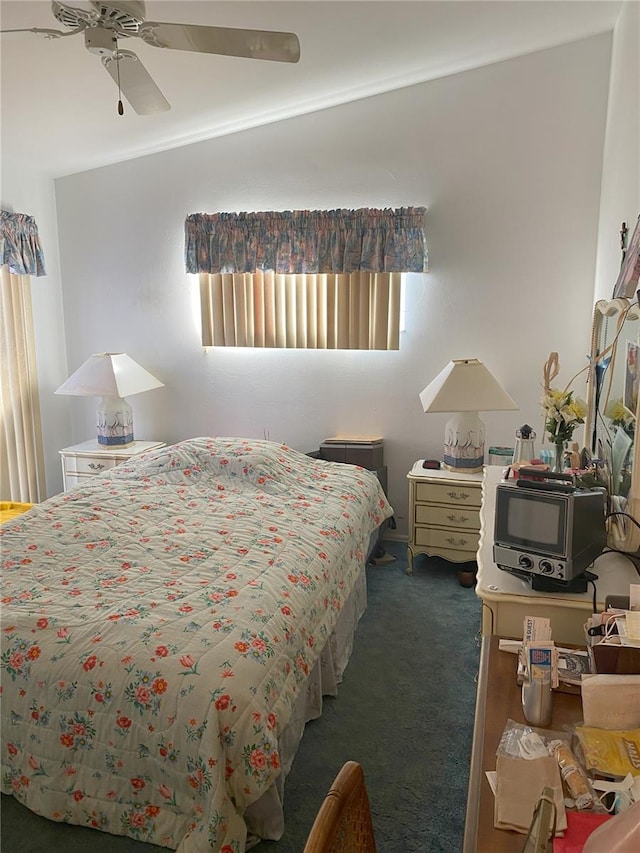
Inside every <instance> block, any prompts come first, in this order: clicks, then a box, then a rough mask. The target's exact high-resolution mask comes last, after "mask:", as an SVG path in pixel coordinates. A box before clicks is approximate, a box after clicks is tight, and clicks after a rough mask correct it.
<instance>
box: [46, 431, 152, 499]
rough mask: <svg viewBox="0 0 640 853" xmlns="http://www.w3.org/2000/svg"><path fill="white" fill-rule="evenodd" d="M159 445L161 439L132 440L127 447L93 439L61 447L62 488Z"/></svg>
mask: <svg viewBox="0 0 640 853" xmlns="http://www.w3.org/2000/svg"><path fill="white" fill-rule="evenodd" d="M159 447H164V442H163V441H134V442H133V444H130V445H129V446H128V447H104V446H103V445H101V444H98V442H97V441H96V440H95V439H93V440H91V441H83V442H82V443H81V444H74V445H72V446H71V447H63V448H62V450H59V451H58V452H59V453H60V456H61V457H62V483H63V487H64V490H65V492H67V491H68V490H69V489H72V488H73V487H74V486H77V485H78V483H81V482H82V481H83V480H86V479H87V478H88V477H95V475H96V474H101V473H102V472H103V471H106V470H108V469H109V468H115V466H116V465H119V464H120V463H121V462H125V461H126V460H127V459H131V457H132V456H139V455H140V454H141V453H147V451H149V450H157V449H158V448H159Z"/></svg>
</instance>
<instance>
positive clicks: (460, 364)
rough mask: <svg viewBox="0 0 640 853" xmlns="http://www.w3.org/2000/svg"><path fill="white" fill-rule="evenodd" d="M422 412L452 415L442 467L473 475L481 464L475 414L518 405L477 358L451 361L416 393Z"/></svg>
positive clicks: (481, 439)
mask: <svg viewBox="0 0 640 853" xmlns="http://www.w3.org/2000/svg"><path fill="white" fill-rule="evenodd" d="M420 402H421V403H422V408H423V410H424V411H425V412H455V414H454V416H453V417H452V418H451V419H450V420H449V421H447V424H446V427H445V440H444V467H445V468H447V469H448V470H449V471H460V472H461V473H465V474H476V473H478V472H480V471H482V466H483V463H484V424H483V423H482V421H481V420H480V417H479V415H478V412H496V411H516V410H517V409H518V406H517V405H516V403H515V402H514V401H513V400H512V399H511V397H510V396H509V395H508V394H507V392H506V391H505V390H504V389H503V388H502V386H501V385H500V383H499V382H498V380H497V379H496V378H495V376H494V375H493V374H492V373H491V371H490V370H488V368H486V367H485V366H484V364H483V363H482V362H481V361H479V360H478V359H477V358H465V359H455V360H453V361H450V362H449V364H447V366H446V367H445V368H444V369H443V370H441V371H440V373H439V374H438V375H437V376H436V377H435V379H433V380H432V381H431V382H430V383H429V384H428V385H427V387H426V388H425V389H424V391H421V392H420Z"/></svg>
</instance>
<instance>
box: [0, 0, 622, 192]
mask: <svg viewBox="0 0 640 853" xmlns="http://www.w3.org/2000/svg"><path fill="white" fill-rule="evenodd" d="M113 4H114V5H117V0H113ZM67 5H70V6H73V5H74V0H68V3H67ZM76 5H78V6H81V5H82V3H81V2H76ZM620 7H621V3H619V2H610V0H604V2H597V1H596V0H566V2H565V0H547V2H545V0H533V2H528V0H521V1H520V0H515V2H512V0H496V2H487V0H459V1H458V0H445V2H436V0H428V1H427V2H424V1H423V0H409V2H401V0H395V1H394V2H385V0H354V2H342V0H323V1H322V2H317V0H290V2H271V0H247V2H245V1H244V0H235V2H206V0H196V2H193V0H148V2H147V3H146V10H147V14H146V17H147V19H148V20H154V21H165V22H172V23H191V24H206V25H214V26H225V27H248V28H251V29H268V30H284V31H293V32H295V33H296V34H297V35H298V37H299V39H300V47H301V58H300V62H299V63H297V64H290V63H281V62H266V61H258V60H251V59H239V58H236V57H223V56H212V55H207V54H201V53H190V52H185V51H176V50H161V49H158V48H155V47H151V46H150V45H147V44H145V43H144V42H143V41H142V40H140V39H137V38H131V39H127V41H126V48H127V49H130V50H134V51H135V52H136V53H137V54H138V56H139V57H140V59H141V60H142V62H143V64H144V65H145V67H146V68H147V70H148V71H149V73H150V74H151V75H152V77H153V78H154V80H155V81H156V83H157V84H158V86H159V87H160V89H161V90H162V92H163V93H164V95H165V97H166V98H167V99H168V101H169V103H170V104H171V110H170V111H168V112H165V113H159V114H156V115H151V116H139V115H137V114H136V113H135V112H134V111H133V109H131V108H130V107H129V106H128V104H127V103H126V102H125V114H124V116H119V115H118V114H117V111H116V104H117V89H116V87H115V85H114V83H113V81H112V80H111V78H110V77H109V75H108V73H107V72H106V71H105V69H104V68H103V67H102V65H101V62H100V59H99V57H97V56H94V55H91V54H90V53H88V52H87V51H86V49H85V47H84V40H83V37H82V35H81V34H79V35H74V36H69V37H66V38H58V39H46V38H44V36H42V35H36V34H33V33H29V32H26V33H6V34H3V35H2V36H0V48H1V53H0V71H1V75H2V76H1V90H0V92H1V104H0V107H1V118H2V128H1V141H2V154H3V156H5V155H6V156H7V157H10V158H11V160H13V161H15V162H17V163H20V164H24V165H25V166H26V167H28V168H37V169H38V170H41V171H42V172H45V173H48V174H51V175H52V176H54V177H59V176H62V175H66V174H71V173H74V172H80V171H84V170H86V169H91V168H95V167H98V166H102V165H106V164H109V163H113V162H117V161H120V160H126V159H130V158H132V157H137V156H141V155H144V154H148V153H151V152H154V151H161V150H164V149H167V148H172V147H175V146H177V145H183V144H185V143H189V142H196V141H199V140H202V139H207V138H210V137H214V136H219V135H222V134H227V133H232V132H234V131H237V130H240V129H243V128H248V127H253V126H256V125H259V124H264V123H268V122H271V121H275V120H278V119H281V118H285V117H288V116H294V115H299V114H302V113H307V112H311V111H314V110H318V109H322V108H324V107H329V106H333V105H335V104H339V103H344V102H346V101H350V100H353V99H356V98H361V97H366V96H367V95H372V94H377V93H380V92H383V91H387V90H390V89H394V88H398V87H401V86H405V85H410V84H412V83H418V82H421V81H425V80H430V79H434V78H436V77H440V76H443V75H447V74H452V73H455V72H458V71H464V70H468V69H469V68H473V67H477V66H480V65H486V64H488V63H491V62H495V61H498V60H502V59H510V58H512V57H514V56H517V55H520V54H523V53H527V52H530V51H534V50H539V49H542V48H545V47H552V46H555V45H558V44H562V43H565V42H569V41H574V40H577V39H581V38H585V37H587V36H590V35H594V34H596V33H601V32H603V31H607V30H612V29H613V26H614V24H615V21H616V18H617V15H618V13H619V10H620ZM20 27H49V28H53V29H64V27H63V26H62V25H60V24H59V23H58V22H57V21H56V20H55V18H54V17H53V14H52V13H51V7H50V3H49V2H45V0H0V28H1V29H13V28H20Z"/></svg>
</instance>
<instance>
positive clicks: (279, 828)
mask: <svg viewBox="0 0 640 853" xmlns="http://www.w3.org/2000/svg"><path fill="white" fill-rule="evenodd" d="M366 606H367V578H366V571H365V566H364V565H363V567H362V571H361V572H360V574H359V576H358V580H357V581H356V585H355V587H354V590H353V592H352V593H351V595H350V596H349V598H348V599H347V602H346V603H345V606H344V608H343V609H342V612H341V613H340V616H339V617H338V621H337V623H336V627H335V628H334V630H333V633H332V634H331V637H330V638H329V639H328V640H327V642H326V644H325V647H324V649H323V650H322V654H321V655H320V657H319V658H318V660H317V661H316V663H315V666H314V667H313V670H312V671H311V674H310V675H309V678H308V680H307V686H306V689H305V690H303V691H301V693H300V696H299V697H298V700H297V701H296V703H295V705H294V707H293V713H292V716H291V720H290V721H289V724H288V725H287V727H286V729H285V730H284V731H283V732H282V734H281V736H280V739H279V752H280V760H281V766H282V773H281V774H280V776H279V777H278V779H277V780H276V782H275V783H274V785H272V787H271V788H269V790H268V791H265V793H264V794H263V795H262V796H261V797H260V799H259V800H257V801H256V802H255V803H252V804H251V806H249V808H248V809H247V811H246V812H245V815H244V818H245V821H246V824H247V846H246V849H247V850H248V849H249V848H250V847H253V846H255V845H256V844H258V843H259V842H260V841H263V840H267V839H269V840H273V841H277V840H278V839H280V838H282V835H283V833H284V810H283V804H284V786H285V779H286V777H287V775H288V773H289V770H290V769H291V765H292V764H293V759H294V757H295V754H296V752H297V750H298V746H299V744H300V741H301V740H302V735H303V733H304V727H305V725H306V724H307V723H308V722H309V721H310V720H315V719H317V718H318V717H320V716H321V715H322V697H323V696H337V694H338V685H339V684H340V682H341V681H342V675H343V673H344V671H345V669H346V666H347V664H348V663H349V658H350V657H351V652H352V650H353V637H354V633H355V630H356V627H357V625H358V622H359V621H360V618H361V616H362V614H363V613H364V611H365V609H366ZM309 828H311V827H309Z"/></svg>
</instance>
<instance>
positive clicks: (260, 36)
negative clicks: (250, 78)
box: [138, 21, 300, 62]
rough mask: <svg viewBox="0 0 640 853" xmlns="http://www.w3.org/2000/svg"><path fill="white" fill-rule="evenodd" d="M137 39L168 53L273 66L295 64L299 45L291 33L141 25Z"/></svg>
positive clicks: (147, 22) (155, 24)
mask: <svg viewBox="0 0 640 853" xmlns="http://www.w3.org/2000/svg"><path fill="white" fill-rule="evenodd" d="M138 35H139V36H140V38H142V39H144V41H145V42H147V44H150V45H153V46H154V47H168V48H171V49H172V50H195V51H200V52H201V53H220V54H223V55H224V56H242V57H246V58H247V59H270V60H273V61H274V62H297V61H298V60H299V59H300V42H299V41H298V36H297V35H296V34H295V33H279V32H271V31H269V30H242V29H233V28H229V27H202V26H198V25H197V24H163V23H158V22H157V21H145V23H143V24H141V26H140V28H139V30H138Z"/></svg>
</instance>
